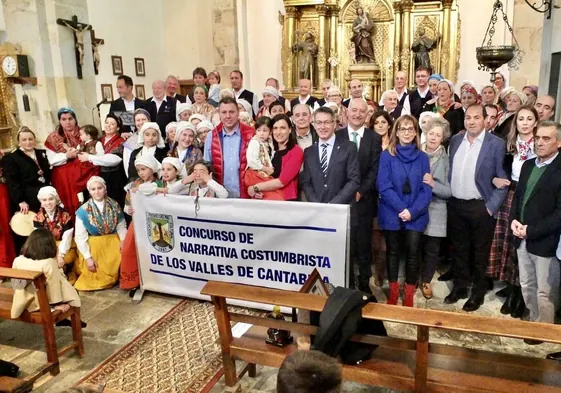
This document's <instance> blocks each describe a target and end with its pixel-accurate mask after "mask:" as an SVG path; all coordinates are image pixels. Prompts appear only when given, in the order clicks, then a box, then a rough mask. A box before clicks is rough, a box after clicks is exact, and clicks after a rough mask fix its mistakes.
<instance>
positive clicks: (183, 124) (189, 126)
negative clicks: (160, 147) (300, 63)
mask: <svg viewBox="0 0 561 393" xmlns="http://www.w3.org/2000/svg"><path fill="white" fill-rule="evenodd" d="M187 130H191V131H193V136H196V135H197V128H196V127H195V125H194V124H193V123H191V122H188V121H180V122H179V124H178V125H177V129H176V130H175V142H179V137H180V136H181V134H183V133H184V132H185V131H187Z"/></svg>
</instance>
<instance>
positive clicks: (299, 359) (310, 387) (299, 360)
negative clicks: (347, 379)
mask: <svg viewBox="0 0 561 393" xmlns="http://www.w3.org/2000/svg"><path fill="white" fill-rule="evenodd" d="M342 382H343V369H342V367H341V365H340V364H339V363H337V360H335V359H334V358H332V357H330V356H327V355H326V354H324V353H322V352H319V351H296V352H294V353H292V354H291V355H290V356H288V357H287V358H286V359H284V362H282V365H281V368H280V369H279V373H278V376H277V393H339V392H340V391H341V384H342Z"/></svg>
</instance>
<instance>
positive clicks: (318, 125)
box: [314, 120, 333, 127]
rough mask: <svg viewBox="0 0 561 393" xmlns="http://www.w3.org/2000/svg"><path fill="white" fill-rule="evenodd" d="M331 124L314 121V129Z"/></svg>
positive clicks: (328, 121) (329, 122)
mask: <svg viewBox="0 0 561 393" xmlns="http://www.w3.org/2000/svg"><path fill="white" fill-rule="evenodd" d="M331 124H333V120H326V121H314V126H316V127H322V126H329V125H331Z"/></svg>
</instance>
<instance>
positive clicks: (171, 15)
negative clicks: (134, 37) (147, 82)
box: [162, 0, 215, 79]
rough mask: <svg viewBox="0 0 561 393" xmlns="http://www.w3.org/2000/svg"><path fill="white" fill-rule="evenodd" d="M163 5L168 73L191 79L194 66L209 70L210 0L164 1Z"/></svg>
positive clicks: (211, 54)
mask: <svg viewBox="0 0 561 393" xmlns="http://www.w3.org/2000/svg"><path fill="white" fill-rule="evenodd" d="M162 7H163V29H164V30H163V31H164V40H165V50H166V58H167V68H166V70H167V73H168V74H171V75H175V76H176V77H178V78H180V79H191V78H192V77H193V75H192V72H193V70H194V69H195V68H196V67H203V68H204V69H205V70H206V71H207V72H210V71H212V70H213V69H214V68H215V64H214V45H213V31H212V22H213V19H212V18H213V9H212V2H211V1H210V0H189V1H185V0H166V1H165V2H162Z"/></svg>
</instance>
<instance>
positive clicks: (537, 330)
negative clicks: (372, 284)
mask: <svg viewBox="0 0 561 393" xmlns="http://www.w3.org/2000/svg"><path fill="white" fill-rule="evenodd" d="M201 294H203V295H208V296H210V297H211V298H212V302H213V304H214V307H215V316H216V321H217V324H218V330H219V333H220V345H221V349H222V359H223V363H224V374H225V380H226V385H227V386H230V387H231V386H234V385H235V384H236V382H237V379H238V378H237V377H236V366H235V360H242V361H244V362H247V363H248V364H249V370H250V376H251V374H253V373H254V370H255V366H254V365H255V364H261V365H265V366H270V367H280V365H281V364H282V362H283V360H284V358H285V357H286V356H287V355H289V354H290V353H291V352H292V351H294V350H296V345H295V344H293V345H290V346H286V347H284V348H278V347H275V346H272V345H268V344H266V343H265V338H266V331H267V328H268V327H273V328H279V329H287V330H290V331H291V332H292V334H293V336H295V338H296V337H297V336H298V335H313V334H315V332H316V331H317V327H315V326H311V325H307V324H302V323H294V322H288V321H278V320H274V319H270V318H264V317H257V316H251V315H243V314H238V313H233V312H229V311H228V309H227V302H226V300H227V299H236V300H244V301H249V302H257V303H264V304H270V305H278V306H285V307H293V308H299V309H305V310H311V311H321V310H322V309H323V306H324V304H325V302H326V298H325V297H322V296H317V295H312V294H305V293H299V292H290V291H283V290H278V289H269V288H263V287H254V286H249V285H240V284H229V283H224V282H213V281H210V282H208V283H207V284H206V285H205V287H204V288H203V290H202V291H201ZM362 315H363V317H364V318H369V319H378V320H382V321H385V322H393V323H400V324H407V325H413V326H416V327H417V339H416V340H415V341H414V340H406V339H398V338H391V337H378V336H371V335H358V334H357V335H354V336H353V337H352V341H357V342H363V343H371V344H378V345H380V347H378V349H376V350H375V351H374V353H373V356H372V358H371V359H369V360H367V361H364V362H362V363H361V364H360V365H356V366H355V365H353V366H347V365H345V366H344V367H343V378H344V379H345V380H350V381H355V382H359V383H362V384H367V385H374V386H380V387H385V388H389V389H395V390H405V391H414V392H418V393H425V392H431V393H450V392H454V393H459V392H462V393H473V392H486V393H488V392H502V393H521V392H525V393H537V392H544V393H553V392H561V364H559V363H558V362H555V361H550V360H546V359H537V358H529V357H523V356H515V355H510V354H503V353H497V352H488V351H482V350H475V349H467V348H463V347H460V346H453V345H442V344H434V343H429V334H430V331H431V329H448V330H454V331H459V332H466V333H472V334H486V335H491V336H499V337H510V338H516V339H532V340H540V341H545V342H550V343H557V344H561V326H558V325H551V324H543V323H534V322H524V321H520V320H516V319H504V320H503V319H497V318H488V317H482V316H477V315H472V314H463V313H452V312H444V311H435V310H426V309H420V308H404V307H400V306H389V305H386V304H374V303H370V304H368V305H366V306H365V307H364V308H363V311H362ZM232 322H244V323H249V324H253V325H254V326H253V327H252V328H250V329H249V330H248V331H247V332H246V333H245V334H244V335H243V336H242V337H240V338H233V337H232V330H231V323H232ZM295 341H296V340H295Z"/></svg>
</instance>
